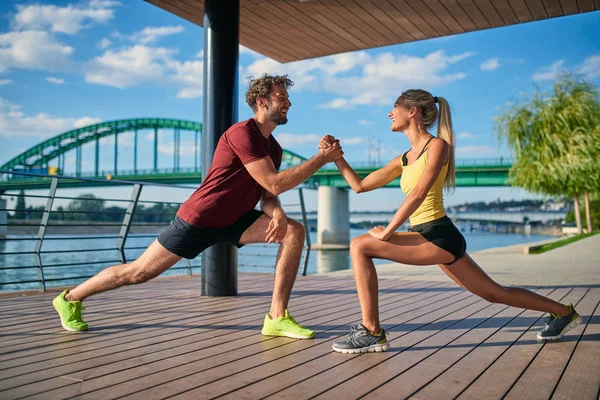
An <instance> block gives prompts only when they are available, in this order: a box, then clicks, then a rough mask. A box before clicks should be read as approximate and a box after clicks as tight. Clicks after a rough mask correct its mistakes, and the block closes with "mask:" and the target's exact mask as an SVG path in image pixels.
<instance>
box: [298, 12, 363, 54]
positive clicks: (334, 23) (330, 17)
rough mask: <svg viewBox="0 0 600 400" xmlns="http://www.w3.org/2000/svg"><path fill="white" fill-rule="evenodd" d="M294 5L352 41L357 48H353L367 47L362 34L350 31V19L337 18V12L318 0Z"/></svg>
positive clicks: (348, 40)
mask: <svg viewBox="0 0 600 400" xmlns="http://www.w3.org/2000/svg"><path fill="white" fill-rule="evenodd" d="M294 7H295V8H297V9H299V10H301V11H303V12H304V13H305V14H306V15H308V16H309V17H311V18H312V19H313V20H314V21H316V22H317V23H318V24H320V25H323V26H326V27H327V28H329V30H331V31H332V32H334V33H336V34H337V35H339V36H340V37H342V38H344V39H345V40H346V41H347V42H349V43H351V44H352V45H353V46H355V48H354V49H353V50H358V49H364V48H367V44H366V42H365V40H367V39H363V38H362V37H361V36H360V35H359V36H355V35H353V34H351V33H350V32H349V31H348V28H349V27H348V26H346V25H347V24H348V21H346V20H344V19H343V18H335V14H332V13H330V12H328V11H329V9H328V8H327V7H325V6H324V5H323V4H320V3H317V2H306V3H297V4H294Z"/></svg>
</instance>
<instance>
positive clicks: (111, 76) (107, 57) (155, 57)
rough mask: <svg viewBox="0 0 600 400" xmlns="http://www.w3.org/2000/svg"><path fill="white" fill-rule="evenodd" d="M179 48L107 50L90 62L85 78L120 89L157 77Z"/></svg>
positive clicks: (160, 76)
mask: <svg viewBox="0 0 600 400" xmlns="http://www.w3.org/2000/svg"><path fill="white" fill-rule="evenodd" d="M175 53H176V50H173V49H167V48H164V47H147V46H142V45H135V46H133V47H130V48H127V49H123V50H120V51H118V52H114V51H112V50H108V51H106V52H105V53H104V54H103V55H102V56H100V57H96V58H95V59H93V60H92V61H90V62H89V63H88V67H87V72H86V74H85V80H86V81H87V82H90V83H99V84H103V85H108V86H114V87H117V88H120V89H124V88H126V87H131V86H135V85H137V84H139V83H142V82H149V81H154V82H156V81H158V80H161V79H162V78H163V77H164V75H165V70H166V65H165V64H166V63H169V62H171V56H172V55H173V54H175Z"/></svg>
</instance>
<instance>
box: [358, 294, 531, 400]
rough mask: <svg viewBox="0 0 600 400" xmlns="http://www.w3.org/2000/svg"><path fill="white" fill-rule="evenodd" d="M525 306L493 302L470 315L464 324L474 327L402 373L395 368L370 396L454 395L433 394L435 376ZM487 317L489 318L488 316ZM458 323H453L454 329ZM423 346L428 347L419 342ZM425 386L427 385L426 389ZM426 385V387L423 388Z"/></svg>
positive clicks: (514, 316) (498, 328) (520, 312)
mask: <svg viewBox="0 0 600 400" xmlns="http://www.w3.org/2000/svg"><path fill="white" fill-rule="evenodd" d="M523 312H524V310H521V309H519V308H514V307H508V306H505V305H502V304H494V305H493V306H491V307H488V308H487V309H484V310H482V311H481V312H479V313H477V314H475V315H474V316H473V317H472V318H469V320H471V321H470V323H468V324H464V325H465V327H471V329H470V330H468V331H466V332H465V333H464V334H463V335H461V336H459V337H458V338H457V339H455V340H453V341H451V342H450V343H448V344H447V345H446V346H444V347H442V348H440V349H439V350H437V351H434V352H433V353H431V355H430V356H428V357H427V358H425V359H423V361H421V362H420V363H419V364H417V365H415V366H414V367H413V368H410V369H408V370H405V371H403V372H401V373H397V372H396V371H394V372H393V375H392V377H390V380H389V381H388V382H386V383H385V384H384V385H382V386H380V387H378V388H377V389H376V390H374V391H373V392H371V393H369V397H375V398H391V397H394V396H395V397H396V398H413V397H416V398H424V399H428V398H431V399H444V398H452V397H451V396H450V395H449V394H448V393H447V392H446V391H442V392H441V393H437V394H436V395H435V396H433V397H432V395H433V393H432V392H430V391H429V390H428V389H429V385H428V383H430V382H431V381H433V380H434V379H435V378H437V377H438V376H440V375H441V374H443V373H444V372H446V371H448V370H449V369H450V368H451V367H452V366H453V365H455V364H456V363H457V362H459V361H460V360H462V359H463V358H465V357H467V356H468V355H469V354H471V353H472V352H473V351H475V349H477V348H478V346H479V345H480V344H481V343H482V342H483V341H485V340H487V339H489V338H490V337H491V336H493V335H494V334H495V333H497V332H498V331H499V330H501V329H502V328H503V327H504V326H506V325H507V324H509V323H510V322H512V321H514V320H515V319H516V318H517V317H518V316H519V315H520V314H522V313H523ZM486 318H487V319H486ZM455 329H456V327H454V326H453V330H455ZM419 347H420V348H423V350H418V351H428V350H429V349H426V348H424V346H419ZM423 388H424V389H423ZM421 389H423V390H421Z"/></svg>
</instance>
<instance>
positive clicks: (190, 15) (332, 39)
mask: <svg viewBox="0 0 600 400" xmlns="http://www.w3.org/2000/svg"><path fill="white" fill-rule="evenodd" d="M146 1H147V2H149V3H152V4H154V5H156V6H158V7H160V8H163V9H164V10H167V11H169V12H171V13H173V14H175V15H178V16H180V17H182V18H184V19H186V20H188V21H190V22H192V23H195V24H197V25H200V26H202V23H203V18H204V1H203V0H146ZM595 10H600V1H598V0H596V2H595V4H594V0H337V1H336V0H240V43H241V44H243V45H244V46H246V47H248V48H250V49H252V50H254V51H257V52H259V53H261V54H263V55H265V56H268V57H271V58H272V59H274V60H277V61H280V62H289V61H296V60H304V59H307V58H313V57H321V56H326V55H331V54H337V53H344V52H349V51H355V50H362V49H370V48H373V47H380V46H387V45H392V44H399V43H406V42H412V41H415V40H422V39H429V38H436V37H441V36H448V35H453V34H457V33H463V32H471V31H476V30H480V29H488V28H495V27H500V26H507V25H514V24H518V23H522V22H530V21H538V20H543V19H548V18H554V17H560V16H564V15H570V14H578V13H584V12H589V11H595Z"/></svg>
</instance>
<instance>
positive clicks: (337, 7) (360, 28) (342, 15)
mask: <svg viewBox="0 0 600 400" xmlns="http://www.w3.org/2000/svg"><path fill="white" fill-rule="evenodd" d="M316 1H318V2H319V5H320V7H319V9H320V10H321V12H323V13H324V14H326V15H327V16H328V18H329V19H336V20H338V19H339V20H340V25H341V26H343V27H345V28H346V29H348V30H349V31H351V32H353V33H354V35H355V36H359V37H362V38H363V40H364V41H365V42H366V43H367V44H368V45H369V46H370V47H378V46H383V45H384V44H389V42H387V41H386V40H385V39H384V38H382V35H381V33H379V32H378V31H377V30H375V29H374V27H373V26H370V25H369V24H368V23H367V22H366V21H365V20H363V18H362V16H361V18H359V17H357V16H356V15H355V13H354V12H352V10H351V9H350V7H349V6H350V4H354V2H353V1H352V0H350V2H347V3H346V4H344V6H342V5H341V4H339V3H338V2H337V1H335V0H316ZM354 5H355V6H356V4H354ZM315 6H316V4H315ZM386 31H387V30H386ZM387 34H390V35H391V33H390V32H389V31H388V32H387Z"/></svg>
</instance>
